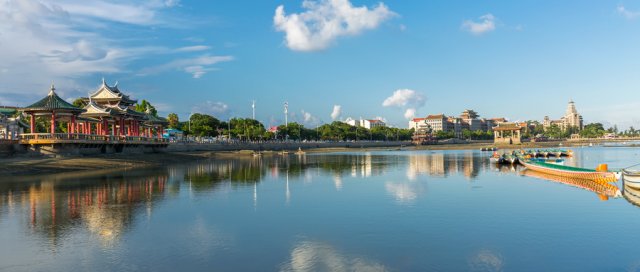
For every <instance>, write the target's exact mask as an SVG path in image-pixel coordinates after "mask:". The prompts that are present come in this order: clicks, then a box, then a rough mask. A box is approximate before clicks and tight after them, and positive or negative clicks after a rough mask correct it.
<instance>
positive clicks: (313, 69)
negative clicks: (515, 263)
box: [0, 0, 640, 129]
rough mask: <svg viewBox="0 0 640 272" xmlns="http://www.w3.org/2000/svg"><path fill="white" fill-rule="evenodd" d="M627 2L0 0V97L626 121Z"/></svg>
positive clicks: (219, 112)
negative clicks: (117, 96) (98, 96)
mask: <svg viewBox="0 0 640 272" xmlns="http://www.w3.org/2000/svg"><path fill="white" fill-rule="evenodd" d="M638 44H640V2H638V1H629V0H627V1H608V0H604V1H581V2H579V3H576V2H570V1H506V0H504V1H483V2H478V1H460V2H452V1H444V0H442V1H420V2H406V1H356V0H353V1H348V0H318V1H311V0H308V1H292V0H288V1H283V0H280V1H273V0H264V1H247V2H243V1H215V2H211V1H186V0H181V1H180V0H140V1H105V0H99V1H90V2H87V1H79V0H58V1H52V0H42V1H19V0H4V1H0V60H1V61H0V105H5V106H25V105H27V104H29V103H32V102H34V101H36V99H39V98H41V97H42V96H45V95H46V94H47V92H48V89H49V86H50V84H51V83H54V84H55V85H56V89H57V92H58V93H59V94H60V95H61V96H62V97H64V98H67V99H70V100H71V99H73V98H77V97H80V96H86V95H87V93H88V92H91V91H94V90H96V89H97V87H98V85H99V84H100V83H101V80H102V78H105V79H106V80H107V82H108V83H109V84H111V85H113V84H115V82H116V81H118V82H119V87H120V88H121V89H122V90H123V91H125V92H127V93H130V94H131V95H132V97H135V98H137V99H139V100H141V99H146V100H148V101H150V102H151V103H152V104H153V105H155V106H156V108H157V109H158V111H159V113H160V114H161V115H164V116H166V115H167V114H168V113H171V112H175V113H177V114H178V115H179V116H180V118H181V119H182V120H186V119H187V118H188V116H189V114H191V113H195V112H200V113H207V114H212V115H214V116H216V117H218V118H220V119H223V120H224V119H228V118H230V117H242V118H251V116H252V114H253V106H252V105H253V103H254V101H255V115H256V119H258V120H260V121H261V122H263V123H264V124H265V125H267V126H268V125H278V124H283V123H284V122H285V120H284V119H285V118H284V108H283V107H284V103H285V101H287V102H288V105H289V107H288V111H289V122H301V123H303V124H305V125H306V126H310V127H314V126H316V125H319V124H321V123H329V122H332V121H333V120H345V119H347V118H348V117H352V118H356V119H357V118H360V117H362V118H366V119H375V118H381V119H383V120H386V121H387V122H388V123H390V124H392V125H395V126H400V127H406V126H407V122H408V119H409V118H411V117H412V116H416V117H424V116H426V115H427V114H436V113H445V114H447V115H454V116H458V115H459V114H460V113H461V112H462V111H463V110H465V109H473V110H475V111H477V112H478V113H479V114H480V115H481V117H486V118H492V117H506V118H508V119H510V120H514V121H524V120H530V119H531V120H539V121H541V120H542V118H543V117H544V116H546V115H548V116H549V117H550V118H551V119H557V118H560V117H561V116H563V115H564V111H565V109H566V105H567V103H568V102H569V100H573V101H575V103H576V107H577V110H578V112H579V113H580V114H581V115H582V116H583V117H584V120H585V123H591V122H602V123H604V124H605V126H612V125H614V124H616V125H618V127H619V128H621V129H626V128H627V127H629V126H634V127H636V128H637V127H640V92H639V91H638V89H639V88H638V86H640V77H639V76H638V75H637V71H639V70H640V67H639V66H640V62H639V61H638V60H640V50H638V49H637V47H638V46H637V45H638Z"/></svg>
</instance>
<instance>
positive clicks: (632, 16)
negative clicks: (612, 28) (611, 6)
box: [616, 5, 640, 20]
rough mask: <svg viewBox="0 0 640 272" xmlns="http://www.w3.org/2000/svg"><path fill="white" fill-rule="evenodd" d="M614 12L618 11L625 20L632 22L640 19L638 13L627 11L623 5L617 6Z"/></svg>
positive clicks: (639, 12) (639, 13)
mask: <svg viewBox="0 0 640 272" xmlns="http://www.w3.org/2000/svg"><path fill="white" fill-rule="evenodd" d="M616 10H617V11H618V13H619V14H621V15H622V16H624V17H625V18H627V19H629V20H633V19H635V18H638V17H640V11H631V10H628V9H627V8H625V7H624V6H623V5H619V6H618V8H617V9H616Z"/></svg>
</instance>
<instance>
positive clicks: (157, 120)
mask: <svg viewBox="0 0 640 272" xmlns="http://www.w3.org/2000/svg"><path fill="white" fill-rule="evenodd" d="M145 118H146V119H147V120H146V121H145V123H147V124H158V125H166V124H169V121H168V120H167V119H165V118H162V117H158V116H154V115H153V114H151V113H149V112H147V113H146V114H145Z"/></svg>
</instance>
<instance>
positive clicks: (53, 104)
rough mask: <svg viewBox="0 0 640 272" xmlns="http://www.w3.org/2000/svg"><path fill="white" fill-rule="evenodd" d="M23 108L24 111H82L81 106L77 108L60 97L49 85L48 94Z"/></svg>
mask: <svg viewBox="0 0 640 272" xmlns="http://www.w3.org/2000/svg"><path fill="white" fill-rule="evenodd" d="M23 110H26V111H53V110H59V111H60V110H61V111H70V112H82V111H84V110H83V109H81V108H78V107H76V106H74V105H72V104H70V103H69V102H67V101H64V99H62V98H60V97H59V96H58V94H56V92H55V88H54V87H53V85H51V90H50V91H49V95H47V96H46V97H44V98H42V99H40V101H38V102H36V103H33V104H31V105H29V106H27V107H25V108H23Z"/></svg>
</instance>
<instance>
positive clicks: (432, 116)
mask: <svg viewBox="0 0 640 272" xmlns="http://www.w3.org/2000/svg"><path fill="white" fill-rule="evenodd" d="M443 118H444V114H436V115H429V116H427V118H426V119H443Z"/></svg>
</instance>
